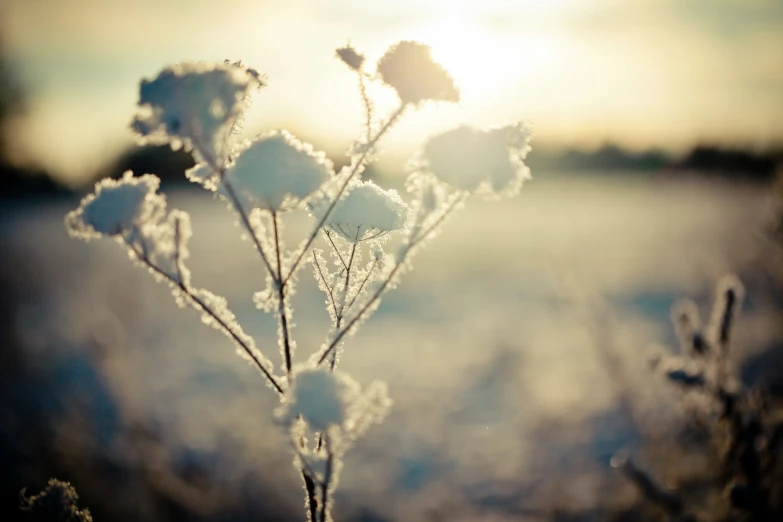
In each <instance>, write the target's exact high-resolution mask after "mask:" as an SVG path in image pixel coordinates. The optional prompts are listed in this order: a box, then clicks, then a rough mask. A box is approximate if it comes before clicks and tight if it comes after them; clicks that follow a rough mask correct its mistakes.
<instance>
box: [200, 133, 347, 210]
mask: <svg viewBox="0 0 783 522" xmlns="http://www.w3.org/2000/svg"><path fill="white" fill-rule="evenodd" d="M333 175H334V172H333V170H332V162H331V161H329V160H328V159H327V158H326V155H325V154H324V153H323V152H316V151H314V150H313V147H312V146H311V145H309V144H307V143H304V142H302V141H300V140H298V139H297V138H295V137H294V136H292V135H291V134H289V133H288V132H286V131H284V130H278V131H273V132H271V133H267V134H263V135H261V136H259V137H258V138H256V139H255V140H254V141H253V142H251V143H249V144H248V145H247V146H246V148H245V149H244V150H242V151H241V152H240V153H239V156H238V157H237V159H236V162H235V163H234V165H233V166H231V167H230V168H229V169H228V171H227V173H226V176H225V178H224V180H223V182H222V183H221V185H222V187H221V189H222V190H225V183H228V184H229V185H230V186H231V188H232V189H234V190H235V191H236V192H237V193H238V196H239V198H240V200H241V201H242V204H243V206H245V208H246V210H247V209H250V208H259V209H261V210H270V211H272V212H279V211H284V210H289V209H291V208H294V207H295V206H296V205H297V204H298V203H299V202H301V201H302V200H304V199H306V198H307V197H308V196H310V195H311V194H312V193H314V192H315V191H317V190H318V189H319V188H320V187H321V185H323V184H324V183H325V182H326V181H328V180H329V179H330V178H331V177H332V176H333ZM193 176H194V177H195V176H196V174H193Z"/></svg>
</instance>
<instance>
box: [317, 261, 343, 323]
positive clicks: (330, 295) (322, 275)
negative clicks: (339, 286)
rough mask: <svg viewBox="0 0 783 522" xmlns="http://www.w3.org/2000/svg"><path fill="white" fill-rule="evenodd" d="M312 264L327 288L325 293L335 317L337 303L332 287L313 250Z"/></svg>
mask: <svg viewBox="0 0 783 522" xmlns="http://www.w3.org/2000/svg"><path fill="white" fill-rule="evenodd" d="M313 264H314V265H315V268H316V270H317V271H318V275H319V277H320V278H321V280H322V281H323V282H324V286H325V287H326V290H327V292H326V295H328V296H329V302H330V303H331V304H332V309H333V310H334V316H335V317H337V304H336V303H335V302H334V294H333V293H332V287H331V286H329V283H327V282H326V278H325V277H324V273H323V271H322V270H321V264H320V263H319V262H318V258H317V257H316V256H315V252H313Z"/></svg>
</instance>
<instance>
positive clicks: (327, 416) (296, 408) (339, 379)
mask: <svg viewBox="0 0 783 522" xmlns="http://www.w3.org/2000/svg"><path fill="white" fill-rule="evenodd" d="M346 379H347V377H345V376H344V375H341V374H335V373H332V372H331V371H329V369H328V368H317V369H313V370H303V371H300V372H299V373H298V374H296V376H295V377H294V384H293V389H292V390H291V392H290V393H291V404H290V406H289V408H288V418H289V419H291V420H293V419H294V418H295V417H296V416H297V415H301V416H302V418H303V419H304V420H305V422H307V424H308V425H309V426H310V428H312V429H313V430H314V431H321V432H325V431H326V430H327V428H328V427H329V426H331V425H336V426H342V424H343V423H344V422H345V418H346V410H347V407H348V401H349V399H350V396H351V390H350V387H349V385H348V381H347V380H346Z"/></svg>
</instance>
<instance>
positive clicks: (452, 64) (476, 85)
mask: <svg viewBox="0 0 783 522" xmlns="http://www.w3.org/2000/svg"><path fill="white" fill-rule="evenodd" d="M413 36H414V38H415V39H417V40H419V41H421V42H423V43H426V44H427V45H429V46H430V47H431V48H432V56H433V58H434V59H435V60H436V61H437V62H438V63H440V64H441V65H443V67H444V68H445V69H446V70H447V71H448V72H449V73H450V74H451V75H452V77H453V78H454V80H455V81H456V82H457V84H458V87H459V89H460V91H461V94H462V98H463V100H465V101H467V100H471V99H478V98H486V97H490V96H492V95H493V94H495V93H497V92H498V91H499V90H500V89H502V88H503V86H507V85H510V84H511V83H518V82H520V81H524V80H526V79H529V78H532V77H533V76H534V75H535V73H536V71H537V69H538V68H540V67H541V66H543V65H545V64H546V63H548V62H549V61H551V60H552V59H553V58H554V56H555V54H556V51H557V43H556V41H555V40H554V39H553V38H550V37H549V36H547V35H546V34H529V35H514V36H513V37H509V36H508V35H499V34H496V33H493V32H492V31H491V30H488V29H486V28H484V27H482V26H481V25H479V24H477V23H474V22H472V21H471V20H470V19H468V18H467V17H465V16H460V15H453V16H450V17H446V18H439V19H438V20H435V21H431V22H428V23H425V24H422V25H421V26H419V27H417V28H416V29H415V30H414V32H413Z"/></svg>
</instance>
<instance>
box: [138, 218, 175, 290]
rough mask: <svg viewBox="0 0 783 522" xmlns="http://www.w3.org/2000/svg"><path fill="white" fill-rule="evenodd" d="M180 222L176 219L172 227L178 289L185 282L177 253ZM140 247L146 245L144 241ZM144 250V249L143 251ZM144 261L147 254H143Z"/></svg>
mask: <svg viewBox="0 0 783 522" xmlns="http://www.w3.org/2000/svg"><path fill="white" fill-rule="evenodd" d="M180 226H181V225H180V220H179V219H177V220H176V223H175V225H174V266H175V267H176V268H177V279H178V280H179V285H180V287H181V286H183V285H184V284H185V280H184V279H183V277H182V274H183V273H184V270H182V256H181V255H180V252H179V245H180V240H181V235H182V230H181V229H180ZM141 244H142V245H146V242H145V241H142V242H141ZM145 250H146V249H145ZM144 257H145V259H148V256H147V252H146V251H145V252H144Z"/></svg>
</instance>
